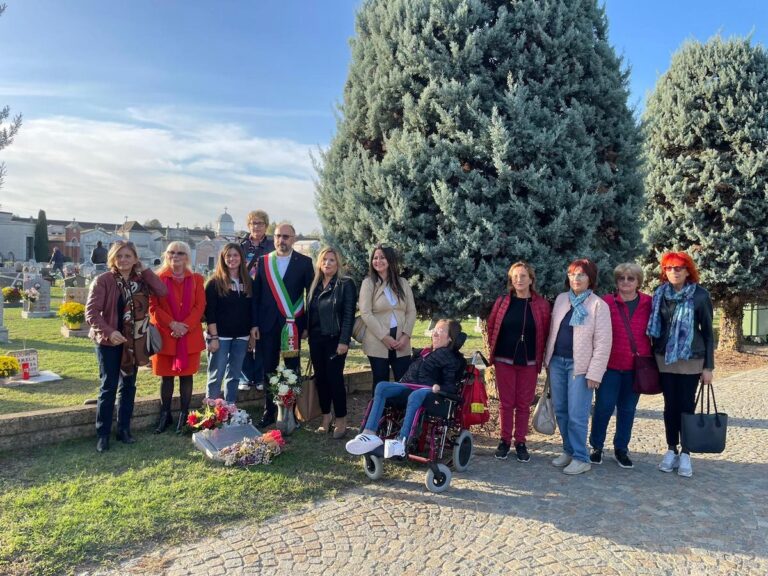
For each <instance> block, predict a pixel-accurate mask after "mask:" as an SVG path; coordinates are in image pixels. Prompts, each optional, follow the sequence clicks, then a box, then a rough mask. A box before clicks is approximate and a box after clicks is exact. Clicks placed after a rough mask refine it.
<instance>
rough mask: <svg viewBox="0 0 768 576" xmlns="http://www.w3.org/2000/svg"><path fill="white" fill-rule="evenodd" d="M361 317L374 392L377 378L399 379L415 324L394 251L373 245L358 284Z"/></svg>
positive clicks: (409, 294) (408, 358) (407, 361)
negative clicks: (366, 269)
mask: <svg viewBox="0 0 768 576" xmlns="http://www.w3.org/2000/svg"><path fill="white" fill-rule="evenodd" d="M358 307H359V308H360V317H361V318H362V319H363V322H364V323H365V335H364V336H363V352H365V354H366V356H368V361H369V362H370V363H371V373H372V376H373V390H372V391H373V392H375V391H376V385H377V384H378V383H379V382H387V381H389V380H390V377H389V369H390V368H391V369H392V373H393V374H394V380H395V381H399V380H400V379H401V378H402V377H403V375H404V374H405V371H406V370H408V366H409V365H410V363H411V334H412V333H413V326H414V324H416V303H415V301H414V299H413V292H412V291H411V286H410V285H409V284H408V282H407V281H406V280H405V279H404V278H401V277H400V265H399V262H398V258H397V253H396V252H395V250H394V249H393V248H390V247H389V246H382V245H379V246H376V248H374V249H373V253H371V260H370V263H369V266H368V276H367V277H366V278H365V279H364V280H363V282H362V283H361V284H360V297H359V299H358Z"/></svg>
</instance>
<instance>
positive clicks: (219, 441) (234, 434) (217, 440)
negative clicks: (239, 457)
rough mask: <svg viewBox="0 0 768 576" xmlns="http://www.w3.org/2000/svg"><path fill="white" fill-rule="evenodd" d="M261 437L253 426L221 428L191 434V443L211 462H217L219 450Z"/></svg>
mask: <svg viewBox="0 0 768 576" xmlns="http://www.w3.org/2000/svg"><path fill="white" fill-rule="evenodd" d="M257 436H261V432H259V431H258V430H257V429H256V428H254V426H253V424H248V425H246V426H223V427H221V428H216V429H215V430H201V431H200V432H195V433H194V434H192V443H193V444H194V445H195V448H197V449H198V450H200V451H202V452H203V453H204V454H205V455H206V456H207V457H208V458H210V459H211V460H219V457H218V454H219V450H221V449H222V448H226V447H228V446H232V444H234V443H235V442H240V440H242V439H244V438H256V437H257Z"/></svg>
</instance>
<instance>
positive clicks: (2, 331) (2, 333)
mask: <svg viewBox="0 0 768 576" xmlns="http://www.w3.org/2000/svg"><path fill="white" fill-rule="evenodd" d="M0 342H8V328H6V327H5V326H4V325H3V298H2V296H0Z"/></svg>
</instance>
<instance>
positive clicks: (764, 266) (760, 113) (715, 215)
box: [644, 37, 768, 350]
mask: <svg viewBox="0 0 768 576" xmlns="http://www.w3.org/2000/svg"><path fill="white" fill-rule="evenodd" d="M644 122H645V129H646V132H647V140H646V154H647V158H648V175H647V178H646V190H647V194H648V204H647V207H646V209H645V213H644V218H645V220H646V221H647V225H646V228H645V237H646V241H647V243H648V245H649V247H650V256H649V260H650V262H649V265H654V264H655V265H656V270H657V269H658V268H657V267H658V257H659V256H660V254H661V253H662V252H664V251H666V250H670V249H681V250H687V251H688V252H689V253H690V254H691V256H692V257H693V258H694V259H695V260H696V262H697V265H698V266H699V267H700V268H701V283H702V284H703V285H704V287H705V288H707V289H708V290H709V291H710V293H711V295H712V297H713V300H714V301H715V303H716V304H717V305H719V306H720V307H721V309H722V315H721V317H720V335H719V338H720V340H719V345H718V347H719V348H720V349H721V350H738V349H740V348H741V345H742V338H743V332H742V319H743V308H744V305H745V304H747V303H750V302H757V301H760V300H764V299H765V298H766V297H768V202H767V201H766V194H767V191H768V184H766V183H767V182H768V53H767V52H766V50H765V49H764V48H763V47H762V46H753V45H751V43H750V41H749V40H748V39H742V38H734V39H731V40H723V39H722V38H720V37H715V38H713V39H711V40H710V41H708V42H707V43H706V44H701V43H699V42H689V43H687V44H685V45H684V46H683V47H682V48H681V49H680V50H679V51H678V52H677V53H676V54H675V55H674V56H673V58H672V64H671V66H670V68H669V70H668V71H667V72H666V73H664V74H663V75H662V76H661V78H659V81H658V82H657V84H656V88H655V90H654V92H653V93H652V94H651V96H650V98H649V100H648V106H647V108H646V111H645V114H644Z"/></svg>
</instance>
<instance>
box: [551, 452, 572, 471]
mask: <svg viewBox="0 0 768 576" xmlns="http://www.w3.org/2000/svg"><path fill="white" fill-rule="evenodd" d="M571 460H573V457H572V456H570V455H569V454H566V453H565V452H563V453H562V454H560V456H558V457H557V458H555V459H554V460H552V466H555V467H557V468H565V467H566V466H568V464H570V463H571Z"/></svg>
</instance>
